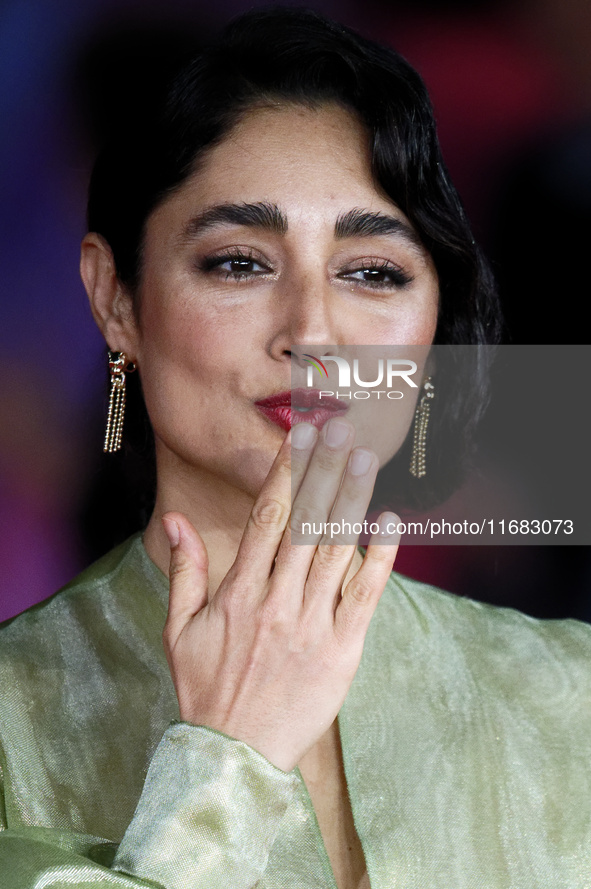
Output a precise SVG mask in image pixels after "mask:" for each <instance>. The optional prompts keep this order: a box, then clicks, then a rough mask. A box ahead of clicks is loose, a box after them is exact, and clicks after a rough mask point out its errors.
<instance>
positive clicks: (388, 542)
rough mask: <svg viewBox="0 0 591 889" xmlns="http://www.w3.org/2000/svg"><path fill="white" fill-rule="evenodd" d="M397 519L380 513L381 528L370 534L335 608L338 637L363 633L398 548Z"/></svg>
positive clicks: (382, 590) (384, 584)
mask: <svg viewBox="0 0 591 889" xmlns="http://www.w3.org/2000/svg"><path fill="white" fill-rule="evenodd" d="M399 522H400V519H399V518H398V516H397V515H395V514H394V513H392V512H385V513H382V515H381V516H380V517H379V519H378V525H379V528H380V530H379V532H378V533H377V534H372V536H371V539H370V541H369V545H368V547H367V552H366V553H365V558H364V559H363V563H362V565H361V567H360V569H359V570H358V571H357V572H356V574H354V575H353V577H352V578H351V580H350V581H349V583H348V584H347V585H346V587H345V589H344V591H343V597H342V599H341V602H340V604H339V606H338V608H337V610H336V615H335V630H336V632H337V633H338V635H340V636H341V637H355V636H359V635H361V636H362V637H365V633H366V632H367V628H368V626H369V622H370V620H371V618H372V615H373V613H374V611H375V609H376V606H377V604H378V602H379V600H380V597H381V595H382V593H383V592H384V588H385V586H386V582H387V580H388V578H389V576H390V573H391V571H392V565H393V564H394V559H395V558H396V553H397V552H398V544H399V542H400V534H399V533H398V524H399Z"/></svg>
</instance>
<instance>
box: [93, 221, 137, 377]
mask: <svg viewBox="0 0 591 889" xmlns="http://www.w3.org/2000/svg"><path fill="white" fill-rule="evenodd" d="M80 275H81V277H82V281H83V282H84V286H85V288H86V293H87V294H88V299H89V301H90V308H91V311H92V314H93V317H94V320H95V321H96V323H97V325H98V327H99V329H100V331H101V333H102V334H103V336H104V338H105V340H106V341H107V345H108V346H109V349H111V350H112V351H114V352H125V354H126V356H127V358H128V359H129V360H130V361H133V360H135V357H136V355H137V349H138V338H139V331H138V328H137V323H136V319H135V315H134V312H133V305H132V301H131V296H130V294H129V293H128V292H127V290H126V289H125V288H124V287H123V285H122V284H121V282H120V280H119V278H118V277H117V272H116V270H115V261H114V259H113V253H112V251H111V248H110V247H109V245H108V244H107V242H106V241H105V239H104V238H103V237H101V235H98V234H96V232H89V234H87V235H86V237H85V238H84V240H83V241H82V247H81V251H80Z"/></svg>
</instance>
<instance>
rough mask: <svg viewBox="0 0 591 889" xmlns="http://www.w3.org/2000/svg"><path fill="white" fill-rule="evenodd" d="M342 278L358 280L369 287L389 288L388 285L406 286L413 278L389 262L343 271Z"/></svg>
mask: <svg viewBox="0 0 591 889" xmlns="http://www.w3.org/2000/svg"><path fill="white" fill-rule="evenodd" d="M341 277H342V278H345V279H346V280H350V281H351V280H352V281H358V282H359V283H361V284H365V285H367V286H368V287H374V288H376V289H377V288H388V287H392V288H394V287H404V286H405V285H406V284H410V282H411V281H412V280H413V279H412V277H411V276H410V275H408V274H407V273H406V272H404V271H403V270H402V269H401V268H398V267H397V266H393V265H390V264H389V263H381V264H379V265H377V264H376V265H373V264H372V265H366V266H361V267H360V268H357V269H351V270H350V271H348V272H343V273H342V275H341Z"/></svg>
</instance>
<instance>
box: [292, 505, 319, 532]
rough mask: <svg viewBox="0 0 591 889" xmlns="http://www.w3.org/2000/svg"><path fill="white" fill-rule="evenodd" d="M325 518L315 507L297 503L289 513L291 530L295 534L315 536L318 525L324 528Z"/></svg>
mask: <svg viewBox="0 0 591 889" xmlns="http://www.w3.org/2000/svg"><path fill="white" fill-rule="evenodd" d="M324 521H325V516H324V515H323V514H322V513H321V512H320V511H319V510H318V509H317V508H315V507H313V506H308V505H307V504H303V503H297V504H296V505H295V506H294V507H293V509H292V511H291V521H290V526H291V530H292V531H295V532H296V534H316V533H319V532H318V531H316V530H315V528H316V529H317V528H318V526H319V525H322V526H324Z"/></svg>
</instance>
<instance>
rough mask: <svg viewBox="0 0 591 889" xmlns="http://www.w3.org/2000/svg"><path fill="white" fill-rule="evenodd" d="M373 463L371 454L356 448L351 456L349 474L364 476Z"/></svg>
mask: <svg viewBox="0 0 591 889" xmlns="http://www.w3.org/2000/svg"><path fill="white" fill-rule="evenodd" d="M372 463H373V452H372V451H366V450H363V449H362V448H356V450H354V451H353V453H352V455H351V464H350V469H351V474H352V475H365V473H366V472H369V469H370V467H371V465H372Z"/></svg>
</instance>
